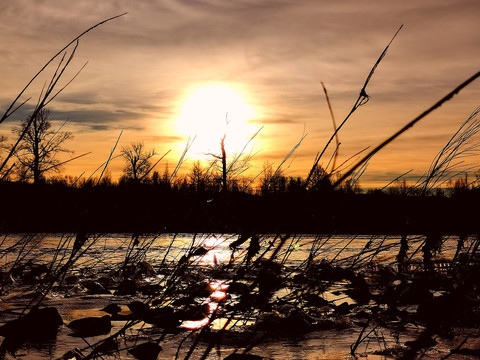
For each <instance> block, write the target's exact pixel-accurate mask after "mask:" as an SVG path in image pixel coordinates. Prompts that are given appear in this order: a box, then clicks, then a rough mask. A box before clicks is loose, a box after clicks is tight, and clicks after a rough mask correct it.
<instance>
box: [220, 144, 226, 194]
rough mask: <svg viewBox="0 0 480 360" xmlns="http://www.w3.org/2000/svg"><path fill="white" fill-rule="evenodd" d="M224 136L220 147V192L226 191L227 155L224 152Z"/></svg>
mask: <svg viewBox="0 0 480 360" xmlns="http://www.w3.org/2000/svg"><path fill="white" fill-rule="evenodd" d="M225 136H226V135H223V138H222V141H221V142H220V146H221V147H222V191H227V153H226V152H225Z"/></svg>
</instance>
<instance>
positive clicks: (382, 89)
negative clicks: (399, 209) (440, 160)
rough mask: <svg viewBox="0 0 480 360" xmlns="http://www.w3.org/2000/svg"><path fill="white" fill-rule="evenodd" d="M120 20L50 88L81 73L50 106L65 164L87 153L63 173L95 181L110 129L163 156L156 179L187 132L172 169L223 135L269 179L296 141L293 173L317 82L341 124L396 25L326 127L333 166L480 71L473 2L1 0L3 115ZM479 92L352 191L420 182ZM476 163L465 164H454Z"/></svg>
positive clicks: (319, 105)
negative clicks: (62, 137)
mask: <svg viewBox="0 0 480 360" xmlns="http://www.w3.org/2000/svg"><path fill="white" fill-rule="evenodd" d="M122 13H127V14H126V15H124V16H122V17H120V18H117V19H115V20H113V21H111V22H108V23H105V24H103V25H101V26H99V27H97V28H95V29H93V30H92V31H90V32H89V33H88V34H86V35H85V36H84V37H82V38H81V40H80V43H79V47H78V49H77V51H76V53H75V57H74V59H73V61H72V63H71V64H70V65H69V67H68V69H67V72H66V73H65V74H64V77H63V78H62V81H61V82H60V85H63V84H66V83H67V82H68V81H69V80H70V79H71V78H72V77H73V76H74V74H75V73H76V72H77V71H78V70H79V69H80V68H81V67H82V66H83V65H84V64H85V63H86V62H87V61H88V64H87V65H86V67H85V68H84V69H83V70H82V71H81V73H80V74H79V75H78V77H77V78H75V80H74V81H73V82H72V83H71V84H69V85H68V86H67V87H66V88H65V90H64V91H63V92H62V93H61V94H60V95H59V96H58V97H57V98H56V99H55V100H54V101H53V102H52V103H50V104H49V109H50V111H51V116H50V119H51V120H52V123H53V124H54V126H56V127H58V126H60V124H62V123H63V122H64V121H65V120H67V119H68V122H67V123H66V125H65V126H64V128H63V130H65V131H70V132H72V133H73V135H74V138H73V139H72V140H71V141H70V142H69V143H68V147H69V148H71V149H72V150H74V151H75V153H74V155H73V156H78V155H81V154H83V153H87V152H89V155H87V156H84V157H82V158H80V159H77V160H74V161H72V162H70V163H68V164H67V165H66V166H65V168H64V173H65V174H69V175H72V176H79V175H80V174H82V173H84V174H85V175H84V176H89V175H90V174H92V173H93V172H94V171H95V169H97V168H98V167H99V166H100V165H101V164H102V163H103V162H104V161H105V160H106V159H107V158H108V156H109V154H110V151H111V149H112V148H113V147H114V145H115V143H116V141H117V139H118V137H119V135H120V133H121V137H120V140H119V144H118V147H117V150H116V154H119V153H120V151H121V148H122V147H124V146H128V145H129V144H131V143H132V142H143V143H144V144H145V146H146V147H147V148H150V149H155V150H156V152H157V153H158V154H159V155H158V156H156V157H155V158H154V159H159V158H160V157H161V156H162V155H163V154H165V153H166V152H167V151H169V150H170V152H169V153H168V154H167V156H166V157H165V158H164V159H163V160H162V161H161V162H160V163H159V165H158V170H159V171H160V172H163V167H164V166H165V165H166V164H167V163H168V166H169V168H170V169H173V167H175V165H176V163H177V161H178V159H179V157H180V155H181V153H182V152H183V150H184V148H185V146H186V143H187V140H188V138H189V137H190V139H193V138H195V139H194V140H193V145H192V147H191V148H190V150H189V152H188V153H187V159H188V161H187V162H186V163H185V164H184V167H183V169H184V170H185V171H186V170H188V168H189V166H191V164H192V162H193V161H195V160H196V159H203V160H206V159H207V160H208V159H211V158H212V154H218V153H219V152H220V139H221V137H222V134H223V133H224V132H225V131H226V134H227V135H226V140H225V142H226V144H227V150H228V152H229V153H230V154H233V153H235V152H238V151H241V149H243V147H244V145H245V144H247V142H248V141H249V139H251V138H252V136H253V135H254V134H255V133H257V132H258V131H259V132H258V134H257V135H256V136H255V137H254V138H253V140H252V141H250V142H249V143H248V146H247V148H246V151H247V152H249V153H251V154H252V155H253V157H252V161H251V163H250V169H249V173H248V174H250V175H251V176H255V175H257V174H258V173H260V172H261V171H262V169H263V168H264V167H265V166H266V164H269V165H271V166H272V168H273V169H275V168H276V167H277V166H279V165H280V164H281V162H282V160H283V159H284V158H285V156H287V154H289V152H290V151H291V150H292V149H293V148H294V147H295V146H296V145H297V144H298V143H299V142H300V140H301V139H302V138H303V137H304V135H306V136H305V137H304V139H303V141H302V142H301V144H300V146H299V147H298V149H297V150H296V151H295V152H294V153H293V155H292V156H291V157H290V158H289V159H288V161H287V162H286V163H285V164H284V165H283V169H284V171H285V174H287V175H292V176H306V175H307V174H308V171H309V169H310V167H311V166H312V163H313V161H314V158H315V155H316V154H317V153H318V152H319V151H321V150H322V148H323V147H324V145H325V144H326V142H327V141H328V139H329V137H330V136H331V134H332V121H331V117H330V113H329V110H328V106H327V102H326V100H325V95H324V93H323V90H322V85H321V83H322V82H323V83H324V84H325V87H326V88H327V90H328V94H329V97H330V101H331V104H332V108H333V111H334V115H335V118H336V120H337V123H340V122H341V121H342V120H343V119H344V118H345V116H346V115H347V114H348V112H349V111H350V109H351V107H352V106H353V104H354V102H355V100H356V99H357V96H358V94H359V91H360V89H361V87H362V85H363V83H364V81H365V79H366V77H367V75H368V73H369V72H370V69H371V68H372V66H373V64H374V63H375V61H376V60H377V58H378V57H379V55H380V54H381V52H382V51H383V49H384V48H385V46H386V45H387V44H388V43H389V41H390V40H391V38H392V36H393V35H394V34H395V32H396V31H397V29H398V28H399V27H400V26H401V25H402V24H403V28H402V30H401V31H400V32H399V34H398V35H397V37H396V38H395V40H394V41H393V43H392V45H391V46H390V48H389V50H388V52H387V55H386V56H385V58H384V59H383V61H382V62H381V63H380V65H379V67H378V68H377V70H376V72H375V74H374V76H373V78H372V80H371V82H370V83H369V85H368V87H367V89H366V90H367V93H368V95H369V96H370V101H369V102H368V103H367V104H365V105H363V106H362V107H360V108H359V109H358V110H357V111H356V112H355V114H354V115H353V116H352V117H351V118H350V119H349V120H348V121H347V122H346V124H345V126H344V127H343V128H342V129H341V131H340V132H339V140H340V143H341V144H340V147H339V157H338V160H337V163H338V164H341V163H343V162H344V161H346V160H348V162H347V163H346V165H345V168H348V165H349V164H353V162H354V161H355V159H357V157H358V156H357V157H355V154H357V153H359V152H361V151H362V150H364V149H366V148H368V147H370V149H371V148H373V147H374V146H376V145H377V144H379V143H381V142H382V141H383V140H384V139H385V138H387V137H389V136H390V135H392V134H393V133H394V132H395V131H396V130H398V129H399V128H401V127H402V126H404V125H405V124H406V123H408V122H409V121H410V120H412V119H413V118H415V117H416V116H417V115H419V114H420V113H422V112H423V111H424V110H425V109H427V108H428V107H430V106H431V105H433V104H434V103H435V102H436V101H438V100H439V99H440V98H442V97H443V96H444V95H446V94H447V93H448V92H449V91H451V90H452V89H453V88H455V87H456V86H457V85H459V84H460V83H462V82H463V81H464V80H466V79H467V78H469V77H470V76H472V75H473V74H475V73H476V72H477V71H478V70H479V67H480V66H479V65H480V61H479V59H480V23H479V22H478V14H479V13H480V2H478V1H477V0H473V1H467V0H451V1H446V0H424V1H417V0H405V1H382V0H362V1H359V0H350V1H326V0H295V1H292V0H291V1H285V0H263V1H253V0H235V1H221V0H189V1H186V0H182V1H180V0H164V1H142V0H137V1H127V0H111V1H101V2H100V1H93V0H77V1H75V2H70V1H68V2H67V1H60V0H51V1H47V0H44V1H40V0H17V1H2V2H1V3H0V44H1V47H0V69H1V76H0V105H1V107H2V109H3V111H5V109H6V107H7V106H8V105H9V104H10V103H11V101H12V100H13V99H14V98H15V96H16V95H17V94H18V93H19V91H20V90H21V89H22V88H23V87H24V86H25V85H26V83H28V81H29V80H30V79H31V78H32V77H33V75H34V74H35V73H36V72H37V71H38V70H39V69H40V68H41V67H42V66H43V65H44V64H45V62H46V61H48V59H49V58H50V57H51V56H52V55H54V54H55V53H56V52H57V51H59V50H60V49H61V48H62V47H63V46H64V45H66V44H67V43H68V42H70V41H71V40H72V39H73V38H75V37H76V36H77V35H79V34H80V33H82V31H84V30H86V29H88V28H89V27H90V26H92V25H94V24H96V23H98V22H100V21H102V20H104V19H107V18H110V17H112V16H115V15H118V14H122ZM54 70H55V66H53V67H52V66H50V67H49V68H47V69H46V71H45V72H44V73H42V75H41V76H40V77H39V79H38V80H37V81H35V82H34V84H32V86H31V88H29V89H28V91H27V92H26V94H25V96H24V97H23V99H27V98H29V97H31V100H30V101H29V102H28V103H27V105H25V106H24V107H23V108H22V109H20V110H19V111H18V112H17V113H15V114H13V115H12V116H11V118H10V119H9V120H8V121H7V122H5V123H3V124H1V125H0V134H4V135H6V136H8V137H9V140H10V141H12V140H13V137H12V136H13V135H12V134H11V132H10V127H11V126H12V125H14V124H15V123H17V122H18V121H19V120H21V119H22V118H24V117H26V116H27V114H28V111H29V110H30V111H31V109H32V108H33V106H34V105H35V102H36V99H37V98H38V96H39V92H40V89H41V87H42V85H43V84H44V82H45V81H47V80H48V79H49V78H50V77H51V75H52V74H53V72H54ZM479 95H480V81H477V82H475V83H473V84H471V85H470V86H469V87H467V88H466V89H464V90H463V91H462V92H461V93H460V94H459V95H457V96H456V97H454V99H453V100H451V101H450V102H448V103H446V104H444V105H443V106H442V107H441V108H440V109H438V110H436V111H435V112H434V113H432V114H430V115H429V116H428V117H426V118H425V119H423V120H422V121H421V122H420V123H418V124H417V125H416V126H414V127H413V128H412V129H410V130H409V131H408V132H407V133H405V134H403V135H402V136H401V137H399V138H398V139H397V140H396V141H395V142H393V143H392V144H390V145H389V146H387V147H386V148H385V149H383V150H382V151H381V152H379V153H378V154H377V155H375V156H374V157H373V158H372V159H371V160H370V162H369V164H368V168H367V169H366V171H365V173H364V174H363V176H362V178H361V179H360V183H361V185H362V186H363V187H382V186H384V185H386V184H387V183H389V182H390V181H392V180H393V179H395V178H396V177H397V176H399V175H401V174H403V173H405V172H407V171H411V172H410V173H409V174H408V176H407V179H412V180H413V179H415V178H416V177H419V176H421V175H422V174H424V173H425V172H426V171H427V169H428V167H429V165H430V163H431V161H432V160H433V158H434V157H435V155H436V154H437V152H438V151H440V150H441V148H442V147H443V146H444V145H445V143H446V142H447V141H448V140H449V138H450V137H451V135H452V134H453V133H454V132H455V131H456V130H457V129H458V127H459V126H460V124H461V123H462V122H463V121H464V120H465V119H466V118H468V116H469V115H470V114H471V113H472V112H473V111H474V110H475V109H476V108H477V107H478V106H479V105H480V101H479V100H480V96H479ZM3 111H2V112H3ZM214 119H215V120H214ZM226 120H228V125H226V130H225V123H226ZM195 136H196V137H195ZM333 144H334V143H333ZM334 148H335V146H334V145H333V146H332V145H331V146H330V147H329V148H328V151H327V152H326V154H325V156H324V157H323V159H321V162H320V163H321V164H323V165H324V166H325V165H327V164H328V163H329V160H330V158H331V155H332V152H333V150H334ZM364 153H365V151H364V152H363V153H362V154H364ZM477 164H478V160H477V159H475V158H468V159H467V162H466V163H465V166H467V167H470V166H471V167H472V169H475V168H476V167H477ZM478 165H479V166H478V168H480V164H478ZM122 167H123V161H122V159H121V158H116V159H115V160H114V161H112V163H111V165H110V166H109V172H110V174H111V175H112V177H117V176H119V175H120V174H121V171H122Z"/></svg>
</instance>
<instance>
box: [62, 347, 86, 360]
mask: <svg viewBox="0 0 480 360" xmlns="http://www.w3.org/2000/svg"><path fill="white" fill-rule="evenodd" d="M84 358H85V356H83V354H82V351H81V350H80V349H79V348H75V349H73V350H70V351H67V352H66V353H65V354H63V356H62V357H61V358H60V359H61V360H82V359H84Z"/></svg>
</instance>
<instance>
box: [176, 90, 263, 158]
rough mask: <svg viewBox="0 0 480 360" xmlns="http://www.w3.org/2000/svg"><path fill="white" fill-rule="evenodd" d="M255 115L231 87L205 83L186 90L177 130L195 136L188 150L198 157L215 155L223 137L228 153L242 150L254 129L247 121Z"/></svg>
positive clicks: (241, 96) (251, 108) (243, 97)
mask: <svg viewBox="0 0 480 360" xmlns="http://www.w3.org/2000/svg"><path fill="white" fill-rule="evenodd" d="M254 116H255V114H254V111H253V107H252V106H251V105H249V104H248V103H247V101H246V97H245V96H243V95H242V94H241V93H240V92H239V91H238V90H236V89H235V88H234V87H232V86H229V85H226V84H208V85H204V86H200V87H197V88H194V89H193V90H191V91H189V92H188V94H187V95H186V97H185V100H184V101H183V105H182V109H181V112H180V116H179V119H178V130H179V131H180V132H181V133H182V134H185V135H188V136H190V137H191V138H193V137H195V140H194V142H193V145H192V148H191V151H192V152H193V153H195V154H196V155H197V156H199V157H200V158H202V157H208V156H209V155H208V154H212V153H213V154H218V153H219V150H220V141H221V139H222V138H223V136H224V135H225V148H226V150H227V152H228V153H235V152H239V151H241V150H242V148H243V146H244V145H245V144H246V143H247V142H248V140H249V139H250V137H251V136H252V135H253V134H254V133H255V128H254V126H252V125H251V124H248V120H249V119H252V118H253V117H254Z"/></svg>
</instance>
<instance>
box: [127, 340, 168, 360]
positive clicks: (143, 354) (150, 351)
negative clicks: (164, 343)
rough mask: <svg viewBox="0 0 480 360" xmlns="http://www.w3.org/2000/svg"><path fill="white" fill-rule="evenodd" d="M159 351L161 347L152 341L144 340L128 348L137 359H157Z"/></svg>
mask: <svg viewBox="0 0 480 360" xmlns="http://www.w3.org/2000/svg"><path fill="white" fill-rule="evenodd" d="M160 351H162V347H161V346H160V345H158V344H156V343H153V342H146V343H143V344H140V345H137V346H135V347H134V348H133V349H130V350H128V352H129V353H130V354H131V355H132V356H133V357H135V359H138V360H157V358H158V354H159V353H160Z"/></svg>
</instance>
